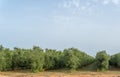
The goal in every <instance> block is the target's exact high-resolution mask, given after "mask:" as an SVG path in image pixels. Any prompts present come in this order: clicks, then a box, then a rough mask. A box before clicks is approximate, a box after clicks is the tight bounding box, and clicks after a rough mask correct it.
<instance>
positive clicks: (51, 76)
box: [0, 72, 120, 77]
mask: <svg viewBox="0 0 120 77" xmlns="http://www.w3.org/2000/svg"><path fill="white" fill-rule="evenodd" d="M0 77H120V73H119V72H104V73H101V72H82V73H81V72H77V73H76V72H75V73H63V72H62V73H61V72H40V73H22V72H0Z"/></svg>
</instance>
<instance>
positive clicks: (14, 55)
mask: <svg viewBox="0 0 120 77" xmlns="http://www.w3.org/2000/svg"><path fill="white" fill-rule="evenodd" d="M91 64H95V65H94V66H96V67H97V68H96V69H95V70H99V71H106V70H108V69H109V67H110V66H114V67H120V53H118V54H115V55H112V56H110V55H108V54H107V53H106V51H100V52H98V53H97V54H96V57H92V56H90V55H88V54H86V53H85V52H82V51H80V50H78V49H77V48H68V49H64V50H63V51H58V50H55V49H42V48H40V47H38V46H33V48H31V49H23V48H17V47H15V48H14V49H12V50H11V49H9V48H5V47H3V46H2V45H0V71H11V70H30V71H32V72H40V71H45V70H56V69H68V70H78V69H81V68H82V67H86V66H88V65H91ZM94 66H93V67H94ZM91 68H92V67H91Z"/></svg>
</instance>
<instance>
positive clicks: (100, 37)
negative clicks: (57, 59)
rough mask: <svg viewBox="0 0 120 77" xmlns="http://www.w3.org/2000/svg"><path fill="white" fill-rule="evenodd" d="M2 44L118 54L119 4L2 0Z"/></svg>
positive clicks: (105, 0) (113, 1) (112, 1)
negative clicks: (74, 48) (102, 51)
mask: <svg viewBox="0 0 120 77" xmlns="http://www.w3.org/2000/svg"><path fill="white" fill-rule="evenodd" d="M0 44H2V45H3V46H5V47H9V48H13V47H21V48H31V47H32V46H33V45H37V46H40V47H42V48H53V49H58V50H63V49H64V48H69V47H76V48H78V49H80V50H82V51H86V52H87V53H89V54H91V55H95V54H96V52H98V51H100V50H107V52H108V53H109V54H114V53H117V52H119V51H120V47H119V46H120V0H0Z"/></svg>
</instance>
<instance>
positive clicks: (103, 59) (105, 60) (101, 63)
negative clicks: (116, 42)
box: [96, 51, 110, 71]
mask: <svg viewBox="0 0 120 77" xmlns="http://www.w3.org/2000/svg"><path fill="white" fill-rule="evenodd" d="M109 59H110V57H109V55H108V54H107V53H106V51H100V52H98V53H97V55H96V61H97V68H98V69H97V70H99V71H105V70H107V69H108V68H109Z"/></svg>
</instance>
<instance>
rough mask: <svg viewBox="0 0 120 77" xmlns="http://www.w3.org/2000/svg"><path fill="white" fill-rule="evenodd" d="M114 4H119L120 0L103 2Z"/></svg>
mask: <svg viewBox="0 0 120 77" xmlns="http://www.w3.org/2000/svg"><path fill="white" fill-rule="evenodd" d="M110 3H112V4H114V5H119V4H120V0H103V4H110Z"/></svg>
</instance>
